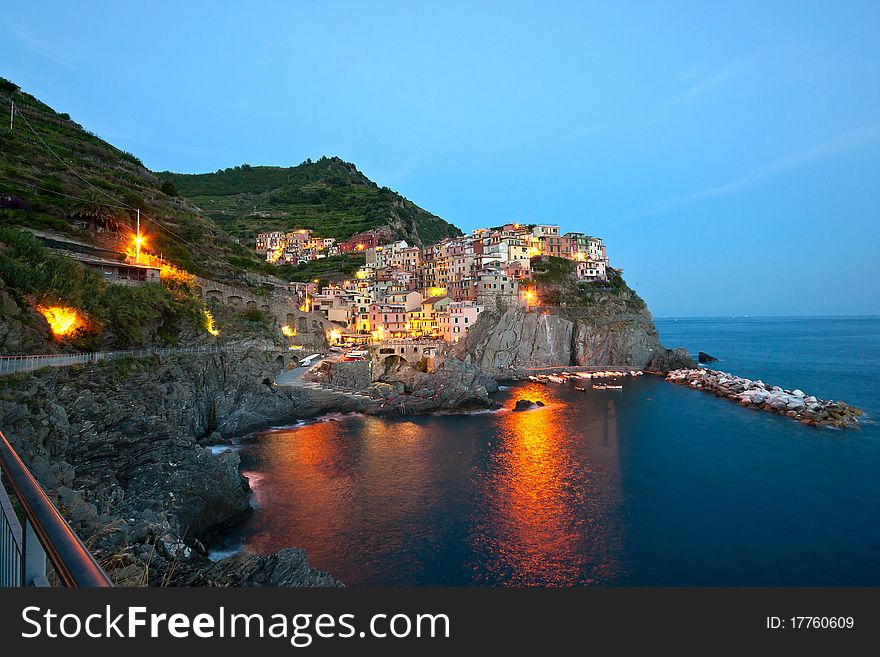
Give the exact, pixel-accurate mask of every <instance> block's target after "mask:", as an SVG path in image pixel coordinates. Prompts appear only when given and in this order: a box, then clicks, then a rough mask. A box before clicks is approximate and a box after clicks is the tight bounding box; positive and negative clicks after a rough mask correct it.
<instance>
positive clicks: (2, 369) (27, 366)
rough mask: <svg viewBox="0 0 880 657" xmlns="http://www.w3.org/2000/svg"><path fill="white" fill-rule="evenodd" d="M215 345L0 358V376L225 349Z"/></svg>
mask: <svg viewBox="0 0 880 657" xmlns="http://www.w3.org/2000/svg"><path fill="white" fill-rule="evenodd" d="M227 348H228V347H221V346H217V345H210V346H205V347H167V348H162V349H130V350H128V351H93V352H90V353H85V354H39V355H32V356H0V376H2V375H3V374H12V373H14V372H30V371H32V370H38V369H40V368H43V367H69V366H70V365H79V364H82V363H97V362H98V361H101V360H114V359H117V358H139V357H143V356H170V355H173V354H214V353H217V352H220V351H223V350H225V349H227Z"/></svg>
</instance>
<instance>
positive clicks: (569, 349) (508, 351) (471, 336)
mask: <svg viewBox="0 0 880 657" xmlns="http://www.w3.org/2000/svg"><path fill="white" fill-rule="evenodd" d="M458 353H459V355H460V357H461V358H463V359H464V360H465V361H467V362H471V363H473V364H474V365H476V366H477V367H479V368H480V369H481V370H482V371H484V372H486V373H488V374H491V375H493V376H495V377H496V378H501V379H505V378H511V377H513V376H516V373H517V370H519V369H521V368H533V367H538V368H540V367H554V366H567V365H604V366H614V365H632V366H635V367H638V368H640V369H644V370H650V371H657V372H668V371H669V370H671V369H676V368H680V367H693V366H695V365H696V364H695V363H694V362H693V359H691V357H690V356H689V355H688V353H687V352H686V351H685V350H683V349H680V350H669V349H666V348H665V347H663V345H661V344H660V337H659V334H658V332H657V329H656V327H655V326H654V323H653V321H652V320H651V315H650V313H649V312H648V310H647V309H646V308H642V309H639V310H631V311H627V310H626V309H620V308H619V307H618V306H616V305H614V306H610V305H608V304H603V303H599V304H597V306H596V307H565V308H563V307H558V308H553V309H552V310H549V309H548V310H545V312H536V311H533V310H527V309H524V308H519V307H510V308H507V309H506V310H504V311H503V312H501V313H489V312H487V313H482V314H481V315H480V318H479V320H478V321H477V323H476V324H475V325H474V327H473V328H472V329H471V330H470V332H469V333H468V337H467V340H466V341H465V342H464V343H463V344H462V346H461V347H460V348H459V351H458Z"/></svg>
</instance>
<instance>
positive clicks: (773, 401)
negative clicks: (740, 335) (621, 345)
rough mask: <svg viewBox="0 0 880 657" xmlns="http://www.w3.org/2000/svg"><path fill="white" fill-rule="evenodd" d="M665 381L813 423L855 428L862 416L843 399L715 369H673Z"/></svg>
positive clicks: (815, 424)
mask: <svg viewBox="0 0 880 657" xmlns="http://www.w3.org/2000/svg"><path fill="white" fill-rule="evenodd" d="M666 380H667V381H670V382H672V383H678V384H680V385H686V386H689V387H691V388H693V389H695V390H705V391H707V392H711V393H714V394H715V395H716V396H717V397H725V398H727V399H730V400H732V401H735V402H739V403H740V404H742V405H743V406H749V407H752V408H759V409H761V410H764V411H769V412H771V413H777V414H779V415H785V416H787V417H790V418H792V419H794V420H798V421H799V422H802V423H804V424H810V425H813V426H834V427H858V426H859V416H860V415H862V411H861V410H860V409H858V408H856V407H855V406H850V405H849V404H844V403H843V402H835V401H827V400H824V399H818V398H817V397H814V396H812V395H807V394H806V393H804V392H803V391H801V390H784V389H782V388H780V387H779V386H768V385H766V384H765V383H764V382H763V381H760V380H759V381H752V380H751V379H744V378H740V377H738V376H734V375H733V374H728V373H727V372H718V371H716V370H709V369H701V368H698V369H682V370H675V371H673V372H670V373H669V374H668V375H667V376H666Z"/></svg>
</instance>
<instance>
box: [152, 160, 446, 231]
mask: <svg viewBox="0 0 880 657" xmlns="http://www.w3.org/2000/svg"><path fill="white" fill-rule="evenodd" d="M158 175H159V177H160V178H161V179H162V180H167V181H170V182H171V183H173V184H174V186H175V187H176V189H177V190H178V192H179V193H180V194H181V195H182V196H184V197H186V198H187V199H188V200H189V201H191V202H192V203H194V204H195V205H196V206H198V207H199V208H201V210H202V211H203V212H204V214H205V216H207V217H210V218H211V219H213V220H214V221H215V222H216V223H217V225H219V226H220V227H222V228H223V229H224V230H226V231H227V232H228V233H229V234H231V235H234V236H236V237H239V238H242V240H243V243H248V242H244V240H248V241H251V240H253V238H254V235H255V234H256V233H257V232H259V231H263V230H270V229H276V230H285V231H286V230H291V229H294V228H311V229H312V230H314V231H315V232H316V233H317V234H318V235H321V236H323V237H335V238H337V239H345V238H347V237H350V236H351V235H354V234H355V233H359V232H362V231H365V230H369V229H371V228H376V227H378V226H383V225H387V226H390V227H391V230H392V232H393V234H394V236H395V237H396V238H401V239H405V240H408V241H409V242H411V243H414V244H418V245H424V244H431V243H433V242H437V241H438V240H440V239H442V238H444V237H452V236H457V235H461V231H460V230H459V229H458V228H456V227H455V226H453V225H452V224H450V223H448V222H446V221H444V220H443V219H441V218H440V217H438V216H436V215H433V214H431V213H430V212H428V211H427V210H423V209H422V208H420V207H419V206H417V205H415V204H414V203H413V202H412V201H409V200H407V199H405V198H404V197H402V196H400V195H399V194H398V193H396V192H394V191H392V190H390V189H388V188H387V187H379V186H378V185H377V184H376V183H374V182H373V181H372V180H370V179H369V178H367V177H366V176H365V175H364V174H363V173H361V172H360V171H358V169H357V167H355V165H353V164H350V163H348V162H344V161H343V160H341V159H340V158H338V157H329V158H328V157H322V158H321V159H320V160H318V161H317V162H312V161H311V160H306V161H305V162H303V163H302V164H300V165H298V166H295V167H286V168H285V167H266V166H254V167H252V166H249V165H247V164H243V165H241V166H237V167H234V168H229V169H224V170H221V171H217V172H216V173H202V174H180V173H171V172H167V171H166V172H162V173H160V174H158Z"/></svg>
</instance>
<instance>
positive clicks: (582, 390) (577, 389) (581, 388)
mask: <svg viewBox="0 0 880 657" xmlns="http://www.w3.org/2000/svg"><path fill="white" fill-rule="evenodd" d="M574 389H575V390H576V391H577V392H584V391H586V388H585V387H584V386H575V387H574Z"/></svg>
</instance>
